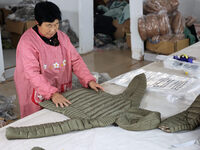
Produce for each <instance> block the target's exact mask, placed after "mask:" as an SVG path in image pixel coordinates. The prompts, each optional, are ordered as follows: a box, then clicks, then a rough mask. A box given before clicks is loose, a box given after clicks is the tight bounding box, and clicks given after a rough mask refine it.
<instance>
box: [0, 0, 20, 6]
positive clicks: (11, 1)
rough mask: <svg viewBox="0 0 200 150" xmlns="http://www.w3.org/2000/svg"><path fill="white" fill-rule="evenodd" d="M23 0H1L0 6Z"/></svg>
mask: <svg viewBox="0 0 200 150" xmlns="http://www.w3.org/2000/svg"><path fill="white" fill-rule="evenodd" d="M21 1H22V0H0V7H4V6H5V5H10V4H16V3H19V2H21Z"/></svg>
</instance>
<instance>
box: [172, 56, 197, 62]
mask: <svg viewBox="0 0 200 150" xmlns="http://www.w3.org/2000/svg"><path fill="white" fill-rule="evenodd" d="M173 58H174V59H176V60H179V61H184V62H189V63H193V58H191V57H188V56H187V55H185V54H182V55H180V56H173Z"/></svg>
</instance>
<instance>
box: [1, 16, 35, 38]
mask: <svg viewBox="0 0 200 150" xmlns="http://www.w3.org/2000/svg"><path fill="white" fill-rule="evenodd" d="M34 25H36V22H35V21H26V22H22V21H15V20H10V19H7V20H6V25H5V29H6V31H9V32H12V33H17V34H20V35H21V34H22V33H24V32H25V31H26V30H27V29H29V28H31V27H33V26H34Z"/></svg>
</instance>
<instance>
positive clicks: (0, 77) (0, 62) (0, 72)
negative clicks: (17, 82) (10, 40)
mask: <svg viewBox="0 0 200 150" xmlns="http://www.w3.org/2000/svg"><path fill="white" fill-rule="evenodd" d="M4 75H5V70H4V59H3V48H2V41H1V27H0V82H1V81H5V77H4Z"/></svg>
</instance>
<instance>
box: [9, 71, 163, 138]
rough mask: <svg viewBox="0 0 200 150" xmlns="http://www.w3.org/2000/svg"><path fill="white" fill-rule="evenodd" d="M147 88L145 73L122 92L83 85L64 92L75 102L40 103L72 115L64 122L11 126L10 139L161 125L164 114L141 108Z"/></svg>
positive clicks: (147, 128) (149, 127) (143, 128)
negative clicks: (117, 92)
mask: <svg viewBox="0 0 200 150" xmlns="http://www.w3.org/2000/svg"><path fill="white" fill-rule="evenodd" d="M145 90H146V78H145V75H144V74H140V75H138V76H136V77H135V78H134V79H133V80H132V81H131V83H130V84H129V86H128V87H127V89H126V90H125V91H124V92H123V93H121V94H118V95H111V94H108V93H106V92H103V91H100V92H98V93H97V92H95V91H94V90H91V89H86V88H80V89H75V90H71V91H68V92H65V93H64V94H63V96H64V97H66V99H68V100H70V101H71V102H72V104H71V105H70V106H68V107H64V108H61V107H56V106H55V104H53V103H52V102H51V101H44V102H41V103H40V105H41V106H42V107H44V108H47V109H50V110H52V111H56V112H59V113H61V114H63V115H66V116H67V117H69V118H71V119H68V120H65V121H62V122H55V123H47V124H41V125H35V126H29V127H8V128H7V129H6V137H7V139H26V138H39V137H46V136H53V135H59V134H64V133H68V132H71V131H77V130H85V129H91V128H95V127H105V126H109V125H113V124H114V125H117V126H119V127H121V128H123V129H126V130H135V131H140V130H149V129H154V128H157V127H158V125H159V123H160V113H158V112H152V111H148V110H144V109H140V108H139V106H140V102H141V99H142V97H143V95H144V92H145Z"/></svg>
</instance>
